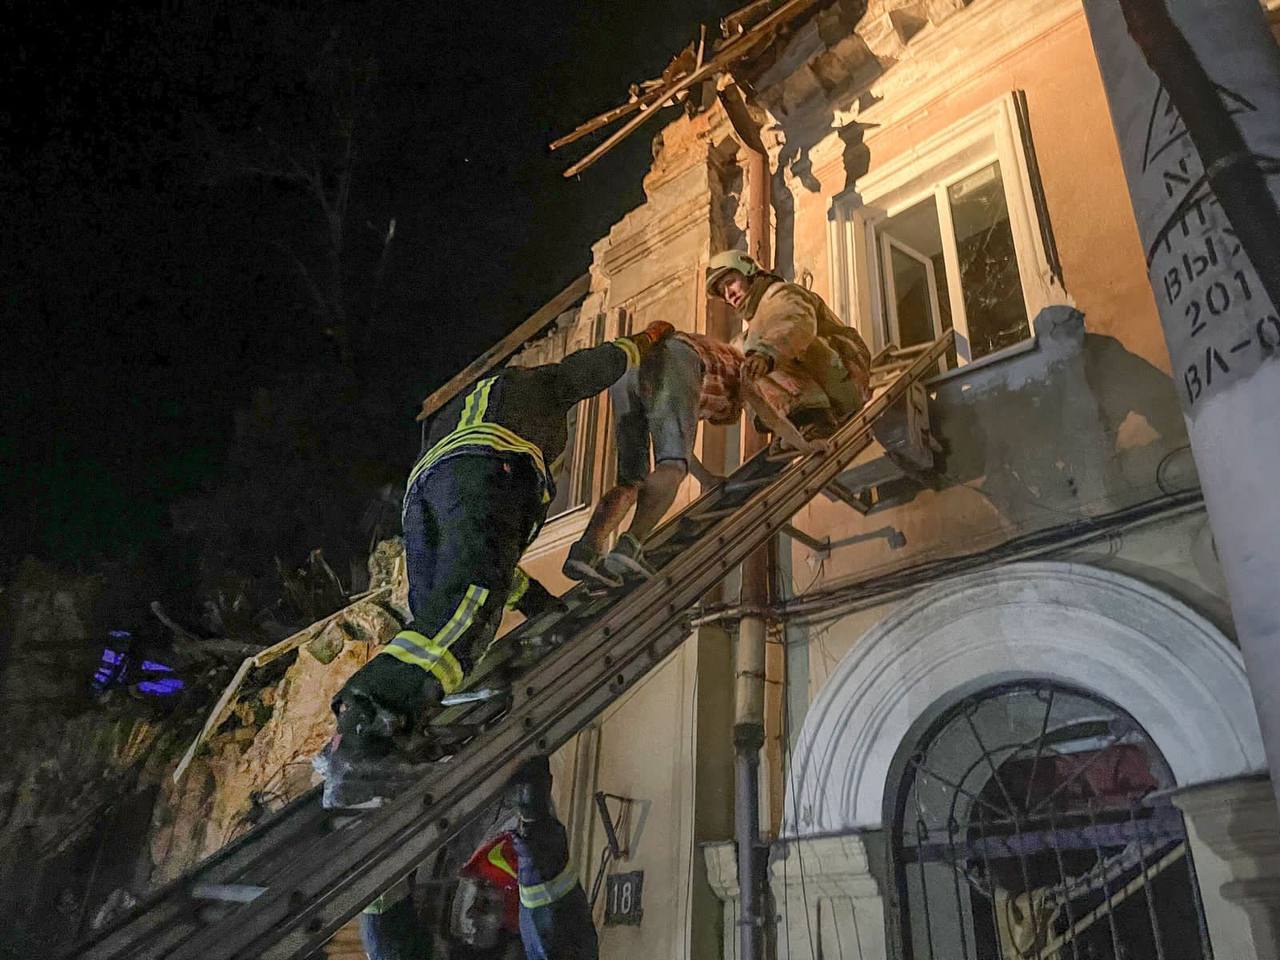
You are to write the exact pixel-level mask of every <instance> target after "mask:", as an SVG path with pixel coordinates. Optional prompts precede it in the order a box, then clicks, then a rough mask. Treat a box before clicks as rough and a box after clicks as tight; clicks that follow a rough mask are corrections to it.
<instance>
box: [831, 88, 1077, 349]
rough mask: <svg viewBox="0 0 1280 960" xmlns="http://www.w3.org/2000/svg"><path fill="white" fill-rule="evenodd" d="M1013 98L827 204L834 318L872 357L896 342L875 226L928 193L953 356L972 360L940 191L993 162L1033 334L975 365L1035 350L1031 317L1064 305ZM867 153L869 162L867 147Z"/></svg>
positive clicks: (920, 147)
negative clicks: (847, 323) (939, 242)
mask: <svg viewBox="0 0 1280 960" xmlns="http://www.w3.org/2000/svg"><path fill="white" fill-rule="evenodd" d="M1015 96H1016V94H1014V93H1009V94H1007V95H1005V96H1002V97H1001V98H1000V99H998V100H996V101H994V102H992V103H990V104H988V105H987V106H985V107H983V108H982V109H980V110H977V111H975V112H974V113H972V114H970V115H969V116H967V117H965V118H964V119H963V120H960V121H959V122H957V123H955V124H953V125H952V126H950V127H949V128H947V129H946V130H944V131H942V132H941V133H939V134H937V135H936V136H933V137H930V138H929V139H928V140H926V141H924V142H923V143H920V144H918V145H917V146H915V147H914V148H912V149H910V150H908V151H906V152H905V153H903V154H901V155H899V156H896V157H894V158H892V159H891V160H889V161H887V162H885V163H884V164H881V165H878V166H876V167H875V168H874V169H873V170H872V172H870V173H869V174H867V175H866V176H864V177H862V178H860V179H859V181H858V183H857V184H856V186H854V187H853V188H851V189H849V190H846V191H845V192H843V193H841V194H839V195H837V196H836V197H834V198H833V199H832V201H831V208H830V212H829V216H828V237H827V240H828V242H827V251H828V256H829V262H830V268H831V277H832V285H833V291H832V292H833V297H834V300H835V304H836V306H837V309H838V310H839V311H840V313H841V315H843V316H844V317H846V318H850V319H852V320H853V323H854V326H856V327H857V328H858V330H859V332H860V333H861V334H862V336H863V338H864V339H865V340H866V341H867V343H869V344H870V345H871V348H872V350H873V351H875V352H878V351H880V350H883V349H884V348H885V347H886V346H888V344H889V342H890V340H891V338H896V330H895V329H893V327H892V326H891V321H890V311H889V309H887V307H886V305H885V303H884V294H883V288H882V286H881V282H880V278H881V276H882V272H881V271H882V259H883V256H882V253H881V250H880V247H879V244H878V242H877V238H876V233H877V228H878V226H879V225H880V224H881V223H882V222H883V221H884V220H886V219H888V218H889V217H892V216H894V215H895V214H897V213H900V212H902V211H903V210H906V209H908V208H909V207H912V206H914V205H915V204H917V203H919V202H920V201H921V200H924V199H926V198H927V197H930V196H932V197H934V203H935V205H936V209H937V211H938V226H939V228H940V230H941V231H942V233H943V236H944V238H945V239H944V242H943V251H944V262H945V263H946V267H947V289H948V293H949V295H950V300H951V317H952V326H953V327H954V328H955V331H956V344H957V350H956V353H957V358H958V360H959V362H960V363H961V364H962V365H964V364H967V363H969V362H971V353H970V349H969V329H968V323H967V321H966V319H965V310H964V293H963V290H962V289H961V286H960V264H959V262H958V257H957V254H956V247H955V239H954V238H955V229H954V227H953V225H952V223H951V205H950V202H949V201H948V198H947V188H948V187H949V186H951V185H952V184H954V183H956V182H957V181H959V180H963V179H964V178H965V177H967V176H970V175H971V174H973V173H976V172H977V171H979V170H981V169H983V168H984V167H987V166H989V165H990V164H991V163H992V162H993V161H999V163H1000V176H1001V180H1002V181H1003V184H1004V191H1005V200H1006V202H1007V204H1008V208H1009V225H1010V228H1011V231H1012V233H1013V245H1014V252H1015V254H1016V256H1017V258H1018V274H1019V277H1020V278H1021V281H1022V296H1023V302H1024V305H1025V306H1026V310H1027V320H1028V324H1029V325H1030V326H1031V329H1030V331H1029V333H1028V339H1027V340H1026V341H1024V342H1022V343H1018V344H1014V345H1013V346H1011V347H1006V348H1005V349H1003V350H999V351H997V352H996V353H993V354H989V355H988V356H986V357H981V358H979V361H978V362H980V363H984V362H986V361H988V360H991V359H993V358H997V357H1001V356H1005V355H1007V354H1009V353H1011V352H1021V351H1022V350H1025V349H1027V348H1028V347H1029V346H1031V345H1034V342H1035V328H1034V321H1035V317H1036V315H1037V314H1038V313H1039V312H1040V311H1041V310H1043V309H1044V308H1045V307H1047V306H1050V305H1053V304H1063V303H1070V299H1069V297H1068V296H1067V294H1066V291H1065V290H1063V288H1062V286H1061V284H1060V283H1059V282H1058V280H1057V278H1056V277H1055V276H1054V272H1053V269H1052V268H1051V267H1050V265H1049V257H1048V255H1047V252H1046V250H1045V243H1044V235H1043V233H1042V231H1041V229H1040V228H1041V224H1040V222H1039V218H1038V216H1037V213H1036V202H1035V194H1034V192H1033V188H1032V183H1031V175H1030V172H1029V167H1028V163H1027V156H1026V150H1025V148H1024V146H1023V138H1022V132H1021V130H1020V127H1019V121H1018V114H1017V108H1016V106H1015V103H1014V97H1015ZM872 150H873V156H874V145H873V147H872ZM936 316H938V314H937V312H936V309H935V317H936Z"/></svg>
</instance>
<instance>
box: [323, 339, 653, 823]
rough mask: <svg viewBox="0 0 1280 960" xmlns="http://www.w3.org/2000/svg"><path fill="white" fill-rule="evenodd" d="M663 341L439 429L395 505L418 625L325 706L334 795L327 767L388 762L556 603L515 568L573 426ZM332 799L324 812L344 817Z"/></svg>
mask: <svg viewBox="0 0 1280 960" xmlns="http://www.w3.org/2000/svg"><path fill="white" fill-rule="evenodd" d="M671 333H672V327H671V325H670V324H666V323H655V324H651V325H650V326H649V327H647V328H646V329H645V330H644V331H643V332H641V333H639V334H635V335H633V336H630V337H621V338H619V339H617V340H613V341H611V342H609V343H605V344H601V345H599V346H596V347H592V348H589V349H586V350H579V351H577V352H575V353H572V354H570V355H569V356H567V357H565V358H564V359H563V360H561V361H560V362H559V363H555V364H547V365H544V366H539V367H532V368H527V369H526V368H507V369H504V370H502V371H501V372H500V373H498V374H497V375H496V376H492V377H488V378H486V379H484V380H481V381H480V382H479V383H478V384H477V385H476V386H475V387H474V388H473V389H472V390H470V391H469V392H467V393H465V394H462V395H459V396H458V397H456V398H455V399H454V400H452V401H451V402H450V403H449V404H447V405H446V406H445V407H444V408H443V409H441V410H440V412H439V413H437V414H436V415H435V417H434V418H433V420H432V422H431V424H430V430H429V431H428V432H427V436H426V438H425V440H424V443H423V451H422V454H421V456H420V458H419V460H418V462H417V463H416V464H415V465H414V467H413V470H412V471H411V472H410V474H409V480H408V484H407V490H406V493H405V500H404V514H403V526H404V544H405V559H406V565H407V574H408V580H409V608H410V611H411V612H412V614H413V621H412V623H411V624H410V626H409V627H408V628H407V629H404V630H401V631H400V632H399V633H398V634H397V635H396V636H395V638H394V639H392V641H391V642H390V643H388V644H387V645H386V646H385V647H383V648H382V649H381V650H380V651H379V652H378V654H377V655H376V656H375V657H373V659H371V660H370V661H369V662H368V663H366V664H365V665H364V666H363V667H361V668H360V669H359V670H358V671H356V672H355V673H354V674H353V675H352V676H351V678H350V679H349V680H348V681H347V683H346V685H345V686H344V687H343V688H342V690H340V691H339V693H338V695H337V696H336V697H335V698H334V701H333V709H334V712H335V713H336V714H337V733H336V735H335V736H334V738H333V740H332V741H331V742H330V744H329V747H328V748H326V752H327V760H328V768H329V770H330V771H332V772H333V775H332V776H331V777H330V779H331V781H332V780H334V779H340V777H339V775H338V773H337V772H338V771H339V770H340V769H341V768H342V766H343V764H342V763H335V762H334V761H335V760H336V759H341V760H344V761H361V760H365V759H377V758H384V757H387V755H388V754H390V753H391V751H392V748H393V746H394V741H395V739H396V738H397V736H400V735H403V734H412V733H413V732H414V730H415V729H416V727H417V726H418V725H419V720H420V719H421V718H422V715H423V713H424V712H425V711H427V710H429V709H431V708H432V707H434V706H437V705H438V704H439V703H440V700H441V698H442V697H444V696H446V695H448V694H450V693H452V692H453V691H455V690H457V689H458V687H460V686H462V684H463V682H464V680H465V678H466V675H467V673H468V672H469V671H470V669H471V667H472V666H473V664H474V662H475V660H476V658H478V657H479V655H480V654H481V653H483V652H484V649H485V646H486V644H487V643H488V641H489V640H490V639H492V637H493V634H494V633H495V632H496V630H497V628H498V624H499V622H500V620H501V617H502V610H503V607H504V606H505V605H507V603H508V602H509V600H511V601H514V602H513V605H514V606H515V608H516V609H518V610H520V611H521V612H523V613H525V614H526V615H529V616H534V615H536V614H537V613H538V612H540V610H541V609H545V608H546V607H547V606H548V605H550V604H552V603H558V601H557V600H556V599H555V598H554V597H552V596H551V595H550V594H549V593H547V592H546V590H545V589H543V588H542V587H541V585H539V584H536V583H532V582H530V581H529V580H528V578H527V577H526V576H524V575H523V574H521V575H520V576H519V577H517V568H516V565H517V562H518V561H519V559H520V555H521V554H522V553H523V552H524V549H525V547H526V546H528V544H529V543H530V542H531V541H532V540H533V538H534V537H535V536H536V535H537V533H538V530H539V529H540V528H541V526H542V523H543V521H544V520H545V519H546V511H547V505H548V504H549V503H550V502H551V499H552V497H553V496H554V492H555V491H554V486H553V480H552V478H553V476H554V474H555V468H556V461H557V460H558V459H559V458H560V457H561V456H562V455H563V453H564V449H565V446H566V444H567V442H568V430H567V423H566V419H567V415H568V412H569V410H570V409H571V408H572V407H573V405H574V404H576V403H577V402H578V401H580V400H584V399H586V398H588V397H591V396H594V395H595V394H597V393H599V392H600V391H601V390H604V389H605V388H606V387H608V386H609V385H610V384H611V383H613V382H614V381H615V380H617V379H618V378H619V377H620V376H622V374H623V373H625V372H626V371H627V370H628V369H629V368H632V367H636V366H638V365H639V363H640V359H641V357H642V356H643V355H644V353H645V352H647V351H648V350H649V348H650V347H652V346H653V344H655V343H656V342H658V341H660V340H662V339H663V338H665V337H667V336H669V335H670V334H671ZM513 584H515V585H516V587H515V591H514V593H515V596H514V597H513ZM520 594H523V595H520ZM405 739H408V738H405ZM402 742H404V741H403V740H402ZM329 786H330V787H332V788H333V789H327V790H326V802H327V803H329V804H330V805H348V804H349V802H350V801H347V800H344V799H342V798H341V796H340V794H341V789H340V787H335V786H334V784H333V783H332V782H331V783H330V785H329Z"/></svg>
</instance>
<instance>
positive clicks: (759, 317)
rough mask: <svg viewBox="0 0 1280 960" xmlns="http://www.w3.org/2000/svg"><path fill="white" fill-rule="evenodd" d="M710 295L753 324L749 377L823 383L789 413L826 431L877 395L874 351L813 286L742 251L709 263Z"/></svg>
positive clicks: (746, 348) (746, 345)
mask: <svg viewBox="0 0 1280 960" xmlns="http://www.w3.org/2000/svg"><path fill="white" fill-rule="evenodd" d="M707 295H708V296H711V297H718V298H720V299H721V300H724V301H725V302H726V303H728V304H729V306H731V307H733V308H734V310H736V311H737V312H738V314H739V316H740V317H741V318H742V322H743V325H744V327H745V328H746V336H745V338H744V341H743V352H744V353H745V354H746V356H747V359H746V363H745V364H743V368H742V374H743V376H744V377H748V378H752V379H754V378H758V377H761V376H763V375H765V374H770V373H772V374H776V375H777V376H776V377H775V379H777V380H779V381H781V382H785V380H786V378H787V375H788V374H791V375H792V376H794V377H795V378H796V380H797V382H810V381H812V382H816V383H817V384H818V386H819V387H820V388H821V391H822V395H823V396H822V398H821V400H819V401H818V402H814V401H813V400H812V399H811V397H812V394H811V392H806V393H804V394H801V393H797V394H796V396H795V405H794V407H793V409H791V410H786V411H784V412H785V413H787V414H789V416H790V418H791V420H792V421H793V422H795V423H797V424H812V425H813V427H812V432H815V433H817V434H819V435H821V434H822V433H825V432H829V431H830V430H832V429H834V428H835V426H836V425H838V424H839V423H840V422H842V421H844V420H845V419H847V418H848V417H849V416H851V415H852V414H854V413H856V412H857V411H858V410H860V409H861V408H862V405H863V404H864V403H866V402H867V400H868V399H869V397H870V395H871V352H870V351H869V350H868V349H867V345H866V344H865V343H863V341H862V338H861V337H860V336H858V332H857V331H856V330H854V329H853V328H852V327H849V326H847V325H845V324H844V323H841V322H840V318H839V317H837V316H836V315H835V313H834V312H833V311H832V309H831V308H830V307H828V306H827V304H826V303H825V302H824V301H823V299H822V298H821V297H820V296H818V295H817V294H816V293H814V292H813V291H812V290H806V289H805V288H804V287H802V286H800V285H799V284H795V283H788V282H787V281H785V280H783V279H782V278H781V277H779V276H778V275H777V274H774V273H769V272H768V271H766V270H762V269H761V268H760V266H759V264H757V263H756V262H755V261H754V260H752V259H751V258H750V257H749V256H747V255H746V254H745V253H742V252H741V251H739V250H726V251H724V252H723V253H719V254H716V256H714V257H712V258H711V262H710V263H709V264H708V265H707Z"/></svg>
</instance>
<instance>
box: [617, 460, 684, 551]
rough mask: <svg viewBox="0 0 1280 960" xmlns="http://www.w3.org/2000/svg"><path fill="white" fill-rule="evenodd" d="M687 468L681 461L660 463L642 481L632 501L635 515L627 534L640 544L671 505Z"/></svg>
mask: <svg viewBox="0 0 1280 960" xmlns="http://www.w3.org/2000/svg"><path fill="white" fill-rule="evenodd" d="M688 472H689V468H688V467H687V466H686V465H685V462H684V461H683V460H663V461H662V462H661V463H659V464H658V465H657V466H656V467H654V469H653V472H652V473H650V474H649V476H647V477H646V478H645V481H644V485H643V486H642V487H641V488H640V496H639V497H638V498H637V502H636V515H635V516H634V517H632V518H631V527H630V528H629V529H628V530H627V533H629V534H631V536H633V537H635V538H636V539H637V540H639V541H640V542H641V543H643V542H644V539H645V538H646V537H647V536H649V534H650V533H652V532H653V528H654V527H656V526H657V525H658V523H659V522H660V521H661V520H662V517H663V515H664V514H665V513H666V512H667V511H668V510H670V509H671V504H673V503H675V500H676V492H677V491H678V490H679V489H680V484H681V482H682V481H683V480H684V478H685V475H686V474H687V473H688Z"/></svg>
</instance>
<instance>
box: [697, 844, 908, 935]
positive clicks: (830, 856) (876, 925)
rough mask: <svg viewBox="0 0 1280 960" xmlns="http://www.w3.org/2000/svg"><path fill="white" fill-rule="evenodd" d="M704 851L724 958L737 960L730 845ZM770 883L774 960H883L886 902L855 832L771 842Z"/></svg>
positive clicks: (734, 861) (734, 874) (735, 887)
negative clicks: (720, 911)
mask: <svg viewBox="0 0 1280 960" xmlns="http://www.w3.org/2000/svg"><path fill="white" fill-rule="evenodd" d="M702 849H703V856H704V857H705V859H706V863H707V878H708V880H709V881H710V882H711V888H712V889H713V890H714V891H715V894H716V896H717V897H719V898H720V900H721V902H722V903H723V904H724V931H725V937H724V945H725V947H724V958H725V960H738V954H737V943H738V936H737V920H738V879H737V859H736V857H735V854H734V845H733V844H732V843H718V844H707V845H705V846H704V847H703V848H702ZM769 881H770V884H769V885H770V889H771V890H772V892H773V904H772V906H773V928H774V931H775V932H776V934H777V940H776V943H777V951H776V954H775V956H776V960H888V951H887V947H886V946H885V926H884V923H885V916H884V899H883V897H882V896H881V893H880V884H879V882H878V881H877V880H876V878H875V877H874V876H873V875H872V873H871V867H870V863H869V860H868V857H867V847H866V843H865V841H864V840H863V838H862V837H861V836H859V835H858V834H848V835H846V836H840V837H799V838H794V837H793V838H788V839H785V840H777V841H775V842H774V843H773V846H772V847H771V848H770V853H769Z"/></svg>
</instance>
